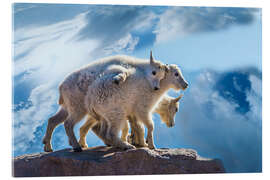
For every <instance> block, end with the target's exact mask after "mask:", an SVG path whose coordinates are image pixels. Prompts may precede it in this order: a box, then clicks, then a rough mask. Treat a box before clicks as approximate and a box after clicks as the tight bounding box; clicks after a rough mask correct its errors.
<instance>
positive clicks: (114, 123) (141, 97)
mask: <svg viewBox="0 0 270 180" xmlns="http://www.w3.org/2000/svg"><path fill="white" fill-rule="evenodd" d="M167 68H168V70H167V72H166V74H165V77H164V79H162V80H161V81H160V89H159V90H158V91H153V90H152V89H151V87H150V86H149V83H148V82H147V81H146V80H145V78H142V74H141V72H136V69H134V71H135V72H134V73H130V75H129V76H128V78H126V80H125V82H124V83H122V84H121V85H120V86H117V85H115V84H114V83H112V80H111V79H112V77H113V76H112V75H106V76H103V77H101V78H98V79H97V80H96V81H95V82H93V83H92V84H91V85H90V86H89V87H88V92H87V95H86V99H85V106H86V108H87V110H88V113H89V115H90V116H92V117H94V118H98V119H99V120H100V121H104V122H103V123H102V124H107V126H108V128H106V131H107V132H106V133H105V137H106V139H107V140H108V141H109V142H112V145H113V146H114V147H118V148H121V149H130V148H134V146H132V145H130V144H129V143H127V142H125V141H122V140H121V139H120V138H119V136H118V134H119V131H120V130H122V129H123V127H124V126H125V124H126V121H127V119H129V117H131V118H133V119H135V120H136V121H138V122H142V123H143V124H144V125H145V126H146V127H147V129H148V132H147V142H148V147H149V148H151V149H154V148H155V146H154V141H153V129H154V126H153V121H152V118H151V115H152V111H153V109H154V107H155V106H156V104H157V103H158V102H159V101H160V99H161V97H162V96H163V95H164V94H165V93H166V91H168V90H169V89H170V88H173V89H175V90H180V89H182V90H185V89H186V88H187V86H188V84H187V82H186V81H185V80H184V77H183V76H182V73H181V71H180V69H179V68H178V67H177V66H176V65H169V66H167ZM102 133H104V132H101V134H102ZM142 141H144V139H143V140H141V141H140V142H142Z"/></svg>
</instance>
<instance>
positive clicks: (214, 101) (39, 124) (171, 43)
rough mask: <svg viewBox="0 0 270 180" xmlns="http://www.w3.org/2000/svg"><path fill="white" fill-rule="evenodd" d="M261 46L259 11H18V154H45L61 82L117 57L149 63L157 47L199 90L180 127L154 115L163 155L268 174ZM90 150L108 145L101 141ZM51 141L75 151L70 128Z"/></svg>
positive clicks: (183, 107) (180, 116) (193, 91)
mask: <svg viewBox="0 0 270 180" xmlns="http://www.w3.org/2000/svg"><path fill="white" fill-rule="evenodd" d="M261 43H262V42H261V10H260V9H255V8H209V7H201V8H200V7H161V6H160V7H157V6H155V7H152V6H101V5H63V4H14V5H13V42H12V44H13V50H14V54H13V138H14V139H13V143H14V147H13V150H14V156H17V155H21V154H25V153H34V152H40V151H42V144H41V139H42V136H43V135H44V132H45V130H46V124H47V119H48V118H49V117H50V116H51V115H52V114H54V113H55V112H56V111H57V109H58V105H57V100H58V96H59V94H58V88H57V87H58V84H59V83H60V82H61V81H62V80H63V79H64V77H65V76H66V75H67V74H68V73H69V72H71V71H73V70H74V69H76V68H79V67H81V66H83V65H85V64H87V63H89V62H91V61H93V60H95V59H98V58H100V57H104V56H109V55H114V54H127V55H132V56H136V57H139V58H148V56H149V51H150V49H152V50H153V53H154V57H155V58H157V59H159V60H161V61H163V62H164V63H174V64H177V65H179V67H180V68H181V69H182V71H183V74H184V76H185V78H186V79H187V80H188V82H189V84H190V87H189V88H188V90H187V91H186V92H184V94H185V95H184V98H183V99H182V101H181V104H180V111H179V113H177V116H176V126H175V127H174V128H167V127H166V126H165V125H164V124H162V123H161V122H160V120H159V116H158V115H154V116H153V119H154V121H155V133H154V136H155V142H156V145H157V147H171V148H173V147H174V148H176V147H185V148H193V149H196V150H197V151H198V153H199V154H200V155H202V156H206V157H210V158H220V159H222V161H223V162H224V164H225V168H226V169H227V170H228V171H229V172H259V171H261V162H262V154H261V146H262V140H261V136H262V135H261V128H262V127H261V126H262V116H261V101H262V94H261V88H262V87H261V86H262V84H261V82H262V77H261V69H262V59H261ZM169 94H170V95H172V96H177V93H176V92H173V91H169ZM194 112H196V113H194ZM80 124H81V123H80ZM80 124H79V125H77V126H76V128H75V132H76V135H78V129H79V127H80ZM87 142H88V145H90V146H96V145H102V142H101V141H100V140H99V139H98V138H97V137H95V135H93V134H92V133H89V134H88V136H87ZM52 143H53V147H54V149H56V150H57V149H61V148H67V147H69V146H68V141H67V137H66V135H65V133H64V128H63V126H59V127H58V128H57V129H56V130H55V133H54V136H53V142H52Z"/></svg>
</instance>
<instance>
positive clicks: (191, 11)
mask: <svg viewBox="0 0 270 180" xmlns="http://www.w3.org/2000/svg"><path fill="white" fill-rule="evenodd" d="M259 12H260V11H259V9H249V8H215V7H170V8H168V9H167V10H166V11H165V12H164V13H163V14H161V15H160V16H159V22H158V24H157V26H156V28H155V31H154V33H155V34H156V35H157V38H156V40H157V43H159V42H162V41H166V40H169V39H172V38H175V37H179V36H185V35H187V34H191V33H197V32H206V31H217V30H222V29H226V28H228V27H230V26H231V25H237V24H248V23H251V22H252V21H253V19H254V18H255V17H256V16H259V14H260V13H259Z"/></svg>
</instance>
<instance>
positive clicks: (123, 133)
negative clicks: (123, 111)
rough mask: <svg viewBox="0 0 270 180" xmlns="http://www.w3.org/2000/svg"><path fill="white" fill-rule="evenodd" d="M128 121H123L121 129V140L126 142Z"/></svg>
mask: <svg viewBox="0 0 270 180" xmlns="http://www.w3.org/2000/svg"><path fill="white" fill-rule="evenodd" d="M128 130H129V128H128V121H125V124H124V127H123V128H122V134H121V140H122V141H125V142H127V137H128Z"/></svg>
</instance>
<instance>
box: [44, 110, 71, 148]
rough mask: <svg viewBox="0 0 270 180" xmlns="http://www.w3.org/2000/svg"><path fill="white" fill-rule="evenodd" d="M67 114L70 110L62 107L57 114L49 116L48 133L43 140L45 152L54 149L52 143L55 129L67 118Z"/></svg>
mask: <svg viewBox="0 0 270 180" xmlns="http://www.w3.org/2000/svg"><path fill="white" fill-rule="evenodd" d="M67 116H68V112H67V111H66V110H64V109H63V108H62V107H61V108H60V109H59V110H58V112H57V113H56V114H55V115H53V116H52V117H50V118H49V120H48V125H47V129H46V134H45V136H44V138H43V140H42V143H43V144H44V151H45V152H52V151H53V150H52V145H51V138H52V134H53V131H54V129H55V128H56V127H57V126H58V125H59V124H61V123H63V122H64V121H65V120H66V118H67Z"/></svg>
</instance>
